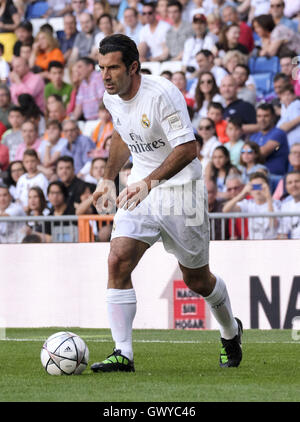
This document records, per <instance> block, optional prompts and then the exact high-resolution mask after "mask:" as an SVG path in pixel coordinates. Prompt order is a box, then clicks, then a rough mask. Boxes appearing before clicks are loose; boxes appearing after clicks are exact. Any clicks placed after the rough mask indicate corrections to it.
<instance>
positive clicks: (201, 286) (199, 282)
mask: <svg viewBox="0 0 300 422" xmlns="http://www.w3.org/2000/svg"><path fill="white" fill-rule="evenodd" d="M182 275H183V280H184V282H185V284H186V285H187V286H188V288H189V289H190V290H192V291H193V292H195V293H198V294H200V295H203V296H207V295H208V294H209V292H210V291H211V290H212V286H213V285H214V283H215V277H214V275H213V274H212V273H211V272H210V271H209V270H208V269H206V268H203V269H199V270H194V269H192V270H190V271H189V270H188V269H184V271H183V272H182Z"/></svg>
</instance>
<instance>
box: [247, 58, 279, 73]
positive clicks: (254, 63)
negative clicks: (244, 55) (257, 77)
mask: <svg viewBox="0 0 300 422" xmlns="http://www.w3.org/2000/svg"><path fill="white" fill-rule="evenodd" d="M249 68H250V73H266V72H270V73H273V75H275V74H276V73H278V72H279V71H280V64H279V58H278V57H277V56H274V57H270V58H268V57H251V58H250V60H249Z"/></svg>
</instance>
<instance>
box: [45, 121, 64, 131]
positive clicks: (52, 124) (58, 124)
mask: <svg viewBox="0 0 300 422" xmlns="http://www.w3.org/2000/svg"><path fill="white" fill-rule="evenodd" d="M50 126H56V127H57V128H58V129H59V130H60V131H62V125H61V123H60V121H59V120H48V122H47V125H46V127H47V129H49V127H50Z"/></svg>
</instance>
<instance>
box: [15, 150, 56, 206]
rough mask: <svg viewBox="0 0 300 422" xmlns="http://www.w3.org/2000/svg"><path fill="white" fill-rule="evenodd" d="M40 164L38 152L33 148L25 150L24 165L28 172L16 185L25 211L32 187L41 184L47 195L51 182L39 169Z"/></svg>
mask: <svg viewBox="0 0 300 422" xmlns="http://www.w3.org/2000/svg"><path fill="white" fill-rule="evenodd" d="M38 164H39V159H38V155H37V152H36V151H35V150H33V149H27V150H25V152H24V156H23V165H24V167H25V170H26V173H25V174H23V175H22V176H21V177H20V178H19V180H18V182H17V187H16V198H17V200H18V202H19V203H21V205H22V206H23V208H24V210H25V212H26V211H27V206H28V192H29V189H30V188H31V187H33V186H39V187H40V188H41V189H42V191H43V193H44V195H45V197H46V196H47V187H48V184H49V182H48V179H47V178H46V176H44V175H43V173H40V172H39V171H38Z"/></svg>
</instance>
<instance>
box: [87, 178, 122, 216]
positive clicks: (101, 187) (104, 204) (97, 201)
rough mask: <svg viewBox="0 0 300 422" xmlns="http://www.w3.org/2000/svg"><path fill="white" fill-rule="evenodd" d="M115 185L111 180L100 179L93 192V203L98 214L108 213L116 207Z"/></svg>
mask: <svg viewBox="0 0 300 422" xmlns="http://www.w3.org/2000/svg"><path fill="white" fill-rule="evenodd" d="M116 196H117V195H116V186H115V184H114V182H113V181H112V180H106V179H105V180H102V181H101V182H100V183H99V184H98V186H97V188H96V190H95V192H94V193H93V204H94V207H95V208H96V210H97V212H98V214H110V213H112V212H113V210H114V209H115V207H116Z"/></svg>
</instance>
